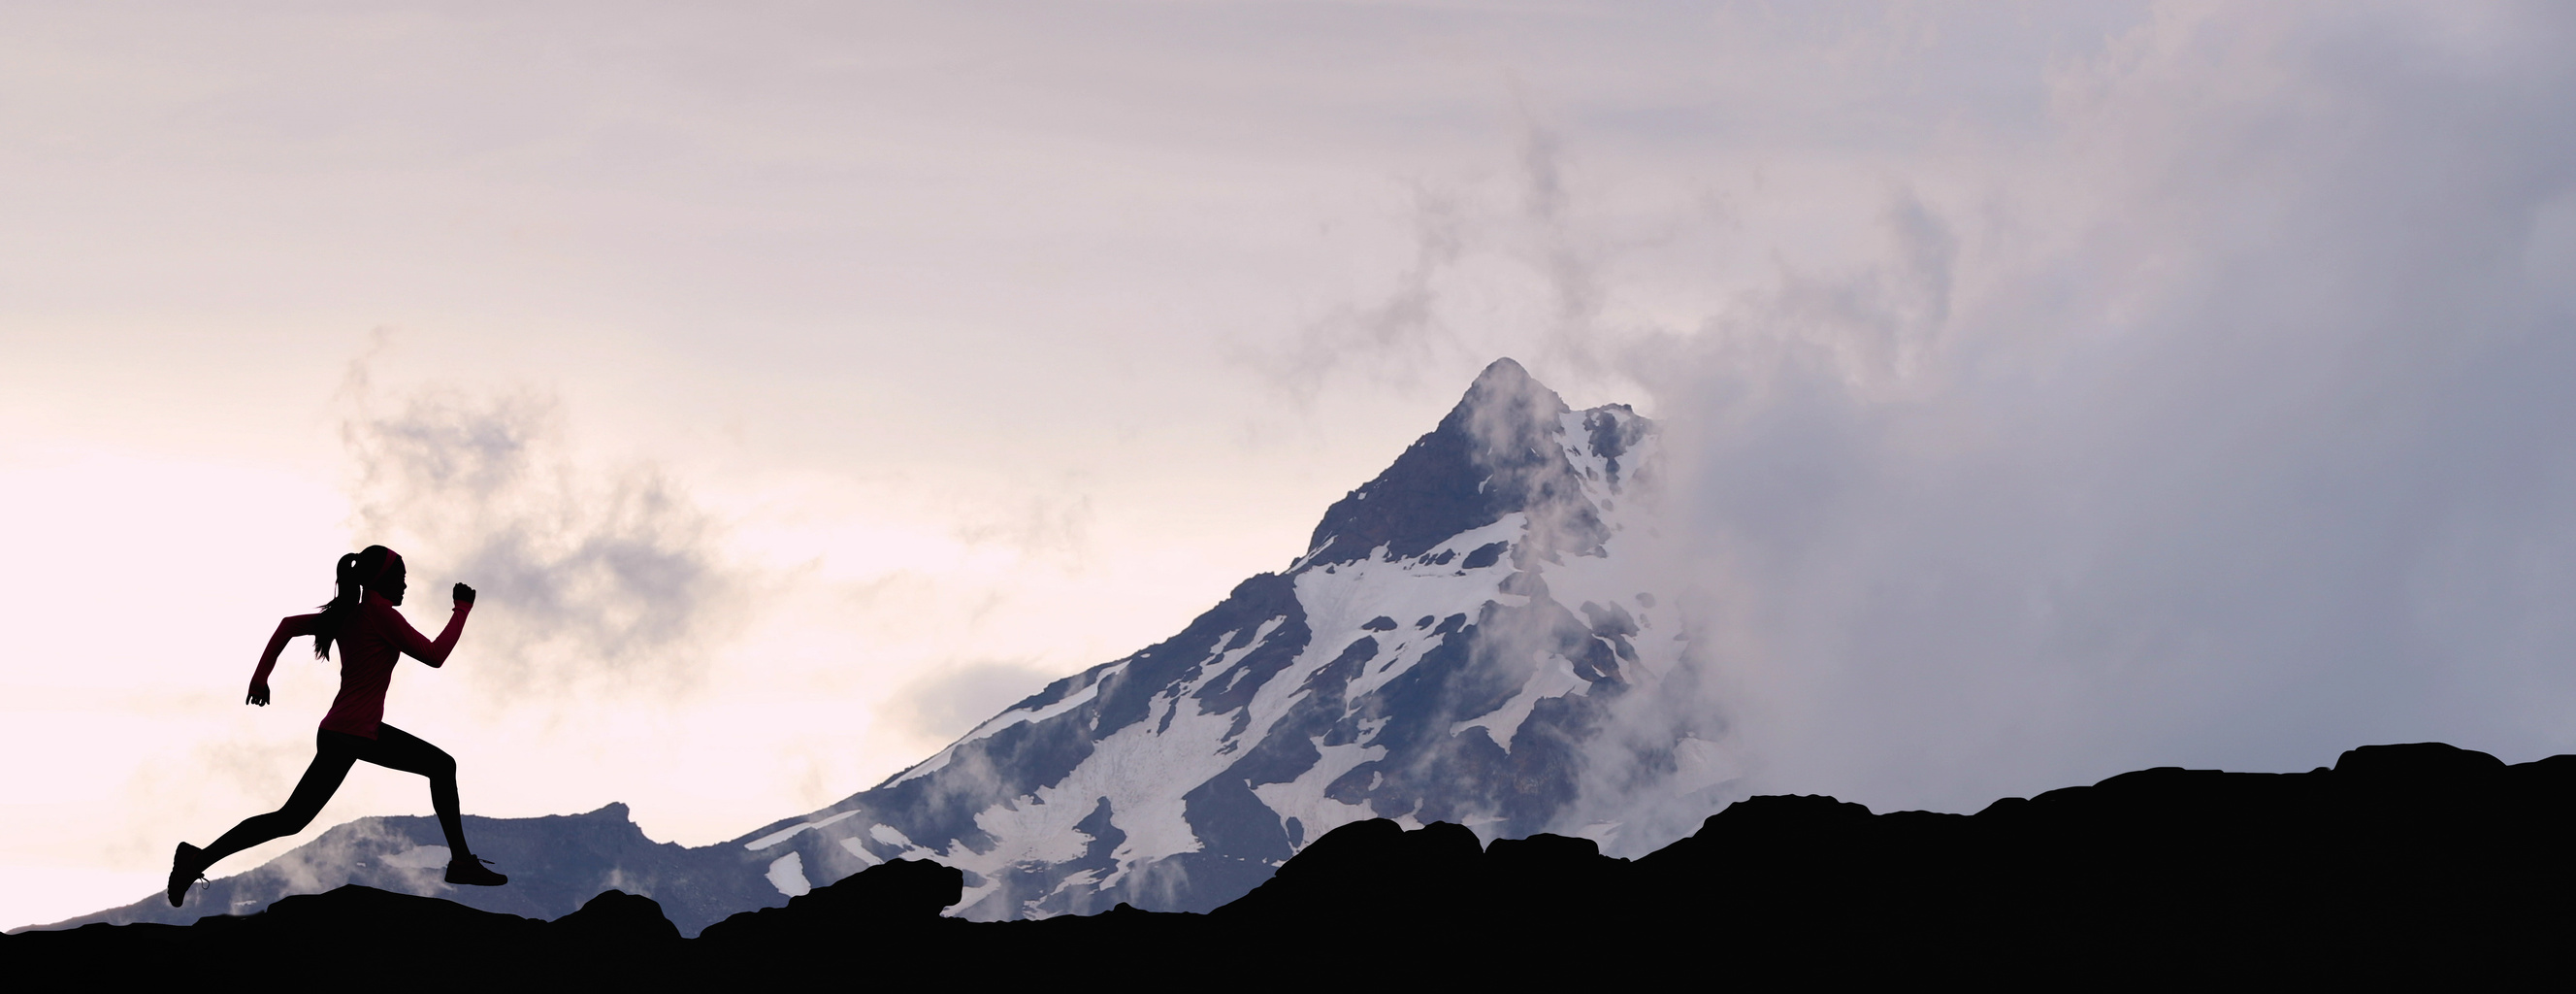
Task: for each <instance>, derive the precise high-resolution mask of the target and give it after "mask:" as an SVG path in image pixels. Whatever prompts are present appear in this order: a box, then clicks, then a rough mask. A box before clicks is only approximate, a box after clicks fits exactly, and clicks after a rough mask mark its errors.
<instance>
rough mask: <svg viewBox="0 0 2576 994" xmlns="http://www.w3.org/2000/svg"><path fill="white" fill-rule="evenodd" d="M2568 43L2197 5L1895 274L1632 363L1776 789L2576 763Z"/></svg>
mask: <svg viewBox="0 0 2576 994" xmlns="http://www.w3.org/2000/svg"><path fill="white" fill-rule="evenodd" d="M2570 21H2571V19H2570V18H2568V17H2567V16H2566V15H2565V14H2564V12H2563V11H2558V10H2556V9H2552V8H2545V7H2515V6H2499V7H2491V8H2476V9H2474V10H2470V11H2462V12H2437V11H2433V10H2429V9H2422V8H2413V9H2383V8H2368V7H2266V8H2213V9H2201V8H2168V9H2166V10H2164V11H2163V13H2162V14H2161V15H2160V16H2159V17H2157V18H2155V19H2153V20H2151V21H2150V22H2149V23H2147V24H2144V25H2142V26H2141V27H2139V28H2137V29H2136V30H2135V31H2133V32H2130V33H2128V34H2125V35H2122V36H2119V37H2115V38H2113V39H2111V40H2110V42H2109V44H2108V45H2107V46H2106V47H2105V48H2104V49H2103V50H2102V52H2101V53H2100V54H2099V55H2097V56H2095V57H2092V58H2090V59H2085V60H2079V61H2078V62H2076V63H2073V64H2061V65H2060V66H2059V67H2058V68H2057V69H2056V70H2055V73H2056V75H2055V76H2054V77H2053V78H2054V87H2055V92H2056V100H2055V103H2054V106H2055V111H2054V117H2053V118H2052V121H2051V125H2052V128H2053V130H2052V131H2051V132H2050V133H2049V134H2047V135H2046V136H2045V140H2043V141H2041V142H2039V143H2037V144H2035V145H2034V144H2031V143H2028V142H2026V141H2023V140H2020V139H2018V138H2014V139H2011V140H2007V137H2006V136H1978V137H1979V138H1980V139H1981V140H1983V141H1985V144H1981V145H1980V144H1976V143H1971V147H1970V149H1969V153H1968V155H1969V158H1970V159H1971V160H1972V163H1973V169H1972V170H1970V174H1971V176H1972V178H1971V180H1970V181H1967V182H1960V181H1959V180H1958V177H1957V176H1956V175H1952V176H1949V177H1946V178H1945V179H1944V182H1945V184H1946V185H1947V187H1948V189H1949V191H1950V192H1949V193H1948V194H1947V195H1921V196H1918V195H1917V194H1915V193H1913V192H1910V191H1909V192H1900V193H1899V194H1897V195H1895V196H1894V198H1893V199H1892V201H1889V205H1888V206H1887V207H1886V208H1885V210H1884V211H1883V212H1882V215H1881V218H1880V221H1879V226H1880V235H1881V237H1880V238H1879V239H1878V245H1877V247H1876V248H1874V249H1871V250H1869V251H1867V252H1866V253H1865V254H1856V255H1855V257H1854V258H1852V259H1851V260H1850V261H1848V262H1847V263H1845V264H1844V265H1843V266H1842V267H1841V268H1839V269H1832V270H1827V271H1822V272H1820V271H1817V270H1814V269H1808V268H1801V267H1791V266H1785V265H1784V266H1781V267H1779V271H1778V274H1777V276H1776V278H1775V280H1774V282H1773V283H1772V285H1771V286H1770V287H1768V288H1767V289H1765V290H1763V291H1761V292H1757V293H1750V294H1746V295H1744V296H1742V297H1740V298H1739V299H1738V300H1737V301H1736V302H1735V303H1734V304H1733V305H1732V306H1730V307H1728V308H1727V309H1725V310H1723V311H1721V312H1719V313H1716V314H1714V315H1712V316H1710V317H1709V318H1708V319H1706V320H1705V321H1704V322H1701V323H1700V324H1698V325H1697V326H1694V327H1666V328H1663V329H1660V330H1654V331H1649V332H1647V333H1643V334H1639V335H1634V336H1630V337H1628V338H1625V339H1622V340H1619V341H1616V342H1605V343H1603V345H1602V347H1603V348H1604V349H1605V351H1607V352H1611V353H1615V354H1618V355H1619V356H1620V357H1619V359H1618V360H1617V361H1618V362H1620V363H1621V365H1622V366H1623V368H1624V369H1625V371H1626V372H1627V373H1628V374H1629V375H1631V376H1633V377H1635V378H1636V379H1637V380H1638V381H1639V382H1641V383H1644V384H1646V385H1647V386H1648V388H1649V389H1650V390H1651V392H1652V406H1651V410H1650V413H1652V414H1654V415H1656V416H1658V417H1659V418H1661V419H1662V421H1663V422H1664V424H1665V425H1666V428H1667V431H1668V436H1667V437H1668V439H1669V444H1670V451H1672V452H1673V453H1674V454H1675V458H1676V465H1675V467H1674V470H1675V472H1674V473H1673V474H1672V476H1673V479H1674V481H1675V490H1674V492H1673V493H1672V494H1670V495H1668V500H1669V502H1670V506H1671V507H1672V514H1673V519H1672V522H1671V524H1672V526H1673V527H1672V532H1673V534H1674V537H1675V538H1676V540H1677V541H1678V542H1679V543H1680V544H1681V548H1682V554H1681V555H1680V556H1679V557H1678V558H1679V561H1680V562H1682V563H1685V564H1687V565H1684V566H1681V567H1679V568H1677V570H1676V573H1675V575H1674V576H1672V577H1671V578H1670V579H1669V582H1670V583H1671V584H1673V585H1674V586H1676V587H1679V588H1687V589H1689V590H1691V591H1693V593H1694V595H1695V605H1696V606H1697V608H1698V609H1699V612H1700V628H1699V631H1697V632H1696V633H1695V634H1696V635H1697V636H1698V637H1699V638H1700V639H1702V649H1703V651H1704V653H1705V655H1703V656H1702V659H1703V661H1704V662H1705V665H1706V670H1705V672H1704V674H1703V676H1704V678H1705V683H1704V687H1705V693H1706V697H1705V698H1704V699H1703V703H1704V704H1705V706H1706V708H1707V709H1709V710H1711V711H1716V712H1721V713H1723V714H1725V715H1726V716H1727V717H1728V718H1729V719H1730V721H1731V724H1732V732H1731V734H1733V735H1735V736H1736V737H1737V739H1738V741H1739V742H1740V743H1742V744H1744V745H1745V746H1747V747H1749V748H1750V749H1752V750H1753V751H1754V753H1755V754H1756V755H1757V757H1758V761H1757V765H1756V767H1755V771H1754V774H1753V779H1752V780H1751V781H1750V784H1749V788H1750V789H1757V790H1763V791H1785V792H1802V793H1803V792H1831V793H1837V794H1840V795H1843V796H1846V797H1850V798H1854V799H1859V800H1864V801H1867V802H1869V803H1872V804H1874V805H1878V806H1882V807H1885V806H1891V805H1893V806H1931V807H1936V808H1946V809H1951V810H1962V809H1969V810H1972V809H1974V808H1975V807H1977V806H1979V805H1981V804H1982V803H1984V802H1985V801H1986V800H1989V799H1991V798H1992V797H1995V796H1999V795H2004V794H2012V793H2024V792H2028V791H2031V790H2035V789H2044V788H2046V787H2049V786H2054V785H2060V784H2065V783H2075V782H2084V781H2087V780H2090V779H2095V778H2098V777H2101V776H2105V775H2109V774H2111V773H2115V772H2119V771H2121V770H2124V769H2130V768H2136V767H2141V766H2149V765H2172V764H2187V765H2193V766H2223V767H2228V768H2234V769H2276V770H2278V769H2305V768H2308V767H2311V766H2316V765H2321V764H2328V763H2331V762H2333V760H2334V757H2335V756H2336V754H2337V753H2339V752H2340V751H2341V750H2343V749H2346V748H2350V747H2352V746H2356V745H2362V744H2367V743H2373V742H2392V741H2413V740H2424V739H2444V740H2448V741H2452V742H2456V743H2458V744H2461V745H2465V746H2470V747H2474V748H2481V749H2487V750H2491V751H2494V752H2497V753H2499V754H2501V755H2504V756H2506V757H2507V758H2508V759H2514V760H2521V759H2531V758H2537V757H2539V756H2542V755H2547V754H2550V753H2554V752H2562V751H2567V750H2569V749H2571V748H2576V717H2571V716H2576V674H2571V673H2570V671H2568V670H2567V668H2566V667H2565V666H2564V665H2563V661H2564V660H2565V659H2567V658H2569V657H2570V656H2571V654H2576V623H2571V622H2569V621H2567V620H2565V619H2566V617H2567V615H2566V612H2565V611H2564V610H2563V605H2565V604H2567V603H2569V602H2570V598H2571V597H2576V447H2571V446H2570V445H2569V444H2568V442H2567V441H2566V439H2567V438H2568V435H2567V433H2566V431H2565V430H2564V428H2565V426H2567V425H2570V424H2576V400H2571V399H2570V397H2571V395H2570V394H2569V393H2568V392H2567V391H2566V390H2565V389H2563V384H2565V383H2566V382H2569V381H2570V379H2571V377H2576V319H2571V317H2570V315H2569V312H2568V310H2567V309H2566V308H2565V307H2564V306H2563V305H2562V304H2560V303H2558V302H2559V301H2563V299H2564V297H2563V294H2564V289H2563V286H2561V285H2558V281H2560V280H2563V279H2564V277H2563V276H2557V275H2554V274H2553V276H2551V277H2542V276H2540V275H2539V274H2538V273H2537V271H2536V267H2533V266H2531V265H2528V264H2527V262H2526V260H2527V259H2529V258H2531V257H2533V256H2534V255H2535V254H2536V251H2546V250H2534V249H2533V248H2531V246H2533V245H2538V244H2552V243H2549V242H2547V240H2546V239H2548V238H2552V237H2556V236H2555V235H2547V234H2542V235H2537V236H2536V235H2535V234H2534V233H2535V232H2544V233H2545V232H2548V231H2551V230H2554V229H2551V228H2550V225H2552V224H2556V223H2561V222H2556V221H2553V220H2552V218H2554V217H2556V215H2555V214H2553V213H2551V212H2552V211H2558V210H2563V208H2559V207H2556V206H2554V205H2556V204H2559V203H2562V202H2563V201H2562V200H2561V198H2564V197H2565V196H2566V195H2567V193H2566V191H2568V190H2569V189H2571V187H2572V186H2576V156H2571V155H2569V154H2568V153H2569V152H2570V151H2571V149H2576V96H2571V95H2576V86H2571V85H2570V84H2571V83H2576V79H2570V78H2569V77H2570V75H2571V74H2570V72H2569V70H2568V69H2567V68H2566V66H2565V64H2564V61H2563V60H2561V59H2558V58H2556V57H2555V56H2554V55H2551V54H2550V52H2551V51H2552V50H2553V46H2555V45H2557V44H2561V43H2564V42H2566V41H2569V40H2571V37H2570V36H2571V35H2576V30H2571V29H2576V24H2571V23H2570ZM1908 164H1909V163H1908V162H1907V161H1906V160H1904V159H1902V158H1899V159H1895V160H1891V161H1890V162H1889V163H1887V164H1886V167H1887V169H1889V170H1890V171H1894V172H1899V173H1901V172H1902V171H1903V170H1904V169H1905V168H1906V167H1907V166H1908ZM1753 235H1754V236H1756V237H1764V236H1767V237H1773V238H1780V239H1783V240H1787V239H1788V238H1789V237H1790V236H1789V235H1787V234H1786V233H1783V232H1778V231H1771V232H1760V231H1757V232H1753ZM1542 375H1544V372H1542Z"/></svg>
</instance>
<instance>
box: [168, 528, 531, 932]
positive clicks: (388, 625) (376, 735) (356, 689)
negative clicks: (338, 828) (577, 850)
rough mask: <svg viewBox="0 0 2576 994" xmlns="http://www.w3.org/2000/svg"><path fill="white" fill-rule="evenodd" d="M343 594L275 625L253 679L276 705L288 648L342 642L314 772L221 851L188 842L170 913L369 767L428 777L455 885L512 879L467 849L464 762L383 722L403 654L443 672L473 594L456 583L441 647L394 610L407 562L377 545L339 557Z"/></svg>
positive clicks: (174, 865)
mask: <svg viewBox="0 0 2576 994" xmlns="http://www.w3.org/2000/svg"><path fill="white" fill-rule="evenodd" d="M338 574H339V575H338V580H339V595H338V596H335V597H333V598H331V603H328V604H325V605H322V611H321V613H319V614H299V615H296V616H294V617H291V618H287V619H285V620H283V621H280V622H278V623H277V634H275V635H271V636H269V638H268V651H266V652H263V653H261V654H260V657H259V669H258V670H257V671H255V672H253V673H252V674H251V677H250V696H249V698H248V703H251V704H256V705H259V706H261V707H266V706H268V672H269V670H271V669H274V668H275V667H276V666H277V654H278V653H279V652H280V651H282V650H284V649H285V648H286V643H287V640H289V639H293V638H295V637H297V636H301V635H310V636H313V656H314V658H316V659H323V658H328V657H329V655H330V652H331V642H332V640H333V639H338V640H339V642H340V696H338V697H336V698H333V699H332V701H331V711H330V713H329V714H325V715H323V716H322V730H321V731H320V732H318V733H315V735H314V738H313V752H314V755H313V765H311V766H308V767H305V768H304V779H302V780H299V781H296V784H295V793H293V794H291V795H289V796H288V797H287V799H286V806H285V807H282V808H279V809H277V810H275V811H271V812H269V813H267V814H264V815H253V816H251V817H249V818H245V819H243V820H242V823H241V824H239V825H235V826H233V830H232V831H229V832H225V833H224V835H223V837H222V838H219V839H216V840H215V842H214V844H213V845H210V846H207V847H205V848H203V849H199V848H197V847H195V846H192V845H189V844H187V843H185V842H182V843H179V850H178V852H176V853H175V854H173V855H172V856H171V857H170V905H171V906H172V907H177V906H179V904H180V902H181V901H183V900H185V899H186V898H187V894H188V885H190V884H192V883H195V882H196V881H197V880H198V879H200V878H202V877H203V876H204V875H205V872H206V868H207V867H210V866H213V865H214V864H215V862H216V861H217V860H221V859H223V858H224V857H226V856H230V855H232V854H234V853H237V852H240V851H242V850H244V849H248V848H250V847H252V846H255V845H258V844H260V843H262V842H266V841H268V840H270V839H276V838H283V837H285V836H289V835H293V834H295V833H297V832H301V831H303V830H304V826H305V825H307V824H310V823H311V822H312V821H313V816H314V815H316V814H319V813H321V811H322V805H323V803H324V802H326V801H329V800H330V799H331V794H332V793H333V792H334V791H337V790H339V789H340V781H341V780H343V779H345V778H347V777H348V775H349V767H350V765H351V764H353V763H356V762H357V761H359V760H362V759H363V760H366V761H367V762H370V763H374V764H376V765H378V766H382V767H385V768H387V769H395V770H402V771H404V772H406V773H418V774H420V775H422V776H425V777H428V778H429V800H430V804H431V805H432V806H433V807H436V808H437V809H438V827H439V829H440V830H441V831H444V832H446V833H447V848H448V853H449V860H448V863H447V882H448V883H451V884H469V885H472V886H477V887H497V886H500V885H501V884H505V883H508V882H509V880H510V878H508V877H505V876H502V875H500V874H498V873H494V872H492V871H491V870H490V869H489V868H487V867H485V866H484V865H483V860H480V859H477V858H475V856H474V853H473V851H472V850H470V849H468V848H466V845H465V826H464V822H463V819H462V818H460V817H459V816H458V814H457V804H456V760H455V759H454V758H453V757H450V756H449V755H448V754H447V753H446V752H445V751H444V750H441V749H440V748H438V747H437V746H434V745H431V744H429V743H427V742H423V741H421V740H420V739H419V738H418V737H416V736H413V735H412V734H411V733H408V732H405V731H403V730H402V729H399V728H395V727H394V726H392V725H388V724H385V723H384V720H383V719H384V713H385V688H386V687H387V686H388V685H390V684H391V683H392V682H393V677H394V664H395V663H396V662H399V661H401V659H402V656H403V655H404V654H406V653H407V654H409V655H410V656H411V657H412V658H414V659H417V660H420V661H421V662H424V663H428V664H429V665H431V666H438V665H440V664H443V663H445V662H447V654H448V653H449V652H452V651H454V650H455V649H456V637H457V636H458V635H460V634H462V633H463V632H464V631H465V616H466V614H468V613H470V612H472V611H473V609H474V588H472V587H468V586H466V585H464V584H462V583H460V584H457V585H456V590H455V598H456V611H455V613H454V614H451V615H449V616H448V618H447V628H446V629H445V630H444V631H441V632H439V633H438V638H437V639H436V640H435V641H433V640H430V639H427V638H423V637H421V634H420V632H419V631H417V630H415V629H413V628H412V627H411V623H410V622H408V621H404V620H403V616H402V615H401V614H400V613H398V612H396V611H395V610H394V608H395V607H396V606H397V605H400V604H401V603H402V602H403V580H404V575H403V561H402V557H401V556H398V555H395V554H394V551H393V550H392V549H388V548H385V547H384V546H381V545H370V546H368V547H366V549H364V550H362V551H359V552H352V553H350V554H348V555H345V556H341V557H340V563H339V569H338Z"/></svg>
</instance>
